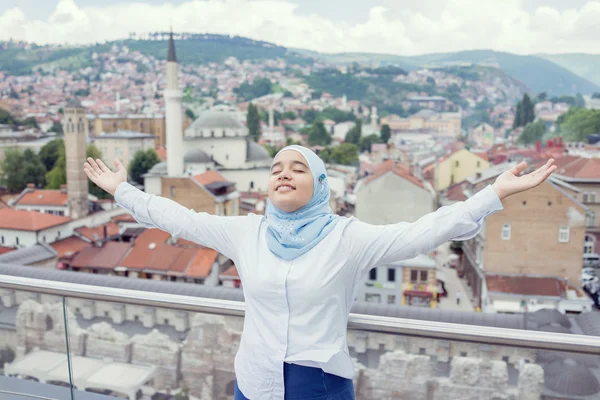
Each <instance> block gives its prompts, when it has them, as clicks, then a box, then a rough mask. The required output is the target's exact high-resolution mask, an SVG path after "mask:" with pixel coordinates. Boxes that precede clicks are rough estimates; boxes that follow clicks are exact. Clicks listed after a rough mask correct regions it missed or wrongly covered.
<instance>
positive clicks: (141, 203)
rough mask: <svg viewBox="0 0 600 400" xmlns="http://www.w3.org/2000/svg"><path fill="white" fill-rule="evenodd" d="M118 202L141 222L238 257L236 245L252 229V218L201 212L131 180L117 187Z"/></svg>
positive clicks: (226, 254)
mask: <svg viewBox="0 0 600 400" xmlns="http://www.w3.org/2000/svg"><path fill="white" fill-rule="evenodd" d="M115 201H116V202H117V205H119V206H120V207H122V208H124V209H125V210H127V211H129V213H131V215H132V216H133V217H134V218H135V220H136V221H137V222H139V223H140V225H142V226H144V227H146V228H158V229H161V230H163V231H165V232H168V233H170V234H171V235H173V236H175V237H178V238H182V239H186V240H189V241H192V242H194V243H198V244H200V245H202V246H205V247H210V248H212V249H215V250H216V251H218V252H219V253H221V254H223V255H225V256H227V257H228V258H231V259H234V260H235V259H236V258H237V257H235V254H236V245H239V243H240V242H241V240H242V236H243V235H245V234H246V233H247V232H248V231H249V230H250V229H248V228H249V226H246V225H249V224H250V217H247V216H237V217H223V216H217V215H211V214H208V213H203V212H201V213H198V212H195V211H193V210H190V209H188V208H186V207H184V206H182V205H181V204H179V203H177V202H175V201H173V200H170V199H167V198H164V197H160V196H156V195H153V194H148V193H145V192H143V191H141V190H139V189H137V188H135V187H134V186H132V185H130V184H129V183H127V182H123V183H120V184H119V186H117V189H116V190H115Z"/></svg>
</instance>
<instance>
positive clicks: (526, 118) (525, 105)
mask: <svg viewBox="0 0 600 400" xmlns="http://www.w3.org/2000/svg"><path fill="white" fill-rule="evenodd" d="M521 105H522V112H523V117H522V123H523V125H522V126H525V125H527V124H528V123H530V122H533V120H534V119H535V112H534V110H533V103H532V102H531V99H530V98H529V95H528V94H527V93H525V94H524V95H523V100H522V101H521Z"/></svg>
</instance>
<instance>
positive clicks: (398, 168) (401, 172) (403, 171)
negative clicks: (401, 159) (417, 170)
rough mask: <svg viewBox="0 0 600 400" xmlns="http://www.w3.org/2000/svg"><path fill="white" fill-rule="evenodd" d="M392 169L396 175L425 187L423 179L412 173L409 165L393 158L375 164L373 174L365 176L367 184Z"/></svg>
mask: <svg viewBox="0 0 600 400" xmlns="http://www.w3.org/2000/svg"><path fill="white" fill-rule="evenodd" d="M390 171H392V172H393V173H394V174H395V175H397V176H399V177H401V178H404V179H406V180H407V181H409V182H411V183H413V184H415V185H417V186H419V187H421V188H423V189H424V188H425V183H424V182H423V181H422V180H420V179H419V178H417V177H416V176H414V175H412V174H411V173H410V172H409V170H408V167H407V166H406V165H403V164H397V163H396V162H394V161H393V160H387V161H384V162H382V163H381V164H378V165H376V166H374V167H373V175H371V176H368V177H367V178H365V185H368V184H369V183H371V182H373V181H374V180H376V179H378V178H380V177H382V176H383V175H385V174H387V173H388V172H390Z"/></svg>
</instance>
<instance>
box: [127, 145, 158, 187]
mask: <svg viewBox="0 0 600 400" xmlns="http://www.w3.org/2000/svg"><path fill="white" fill-rule="evenodd" d="M159 162H160V159H159V158H158V154H156V151H154V149H147V150H145V151H144V150H138V151H137V152H136V153H135V154H134V155H133V159H132V160H131V162H130V163H129V175H130V176H131V179H132V180H133V181H134V182H137V183H140V184H141V183H143V177H142V175H144V174H145V173H146V172H148V171H150V168H152V167H154V166H155V165H156V164H158V163H159Z"/></svg>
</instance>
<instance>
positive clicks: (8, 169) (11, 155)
mask: <svg viewBox="0 0 600 400" xmlns="http://www.w3.org/2000/svg"><path fill="white" fill-rule="evenodd" d="M24 164H25V157H24V155H23V153H22V152H21V151H20V150H19V149H7V150H6V151H5V153H4V159H3V160H2V161H0V171H1V174H2V175H0V183H1V184H2V185H3V186H6V188H7V189H8V191H9V192H20V191H21V190H23V189H24V188H25V184H26V183H25V170H24V168H23V165H24Z"/></svg>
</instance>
